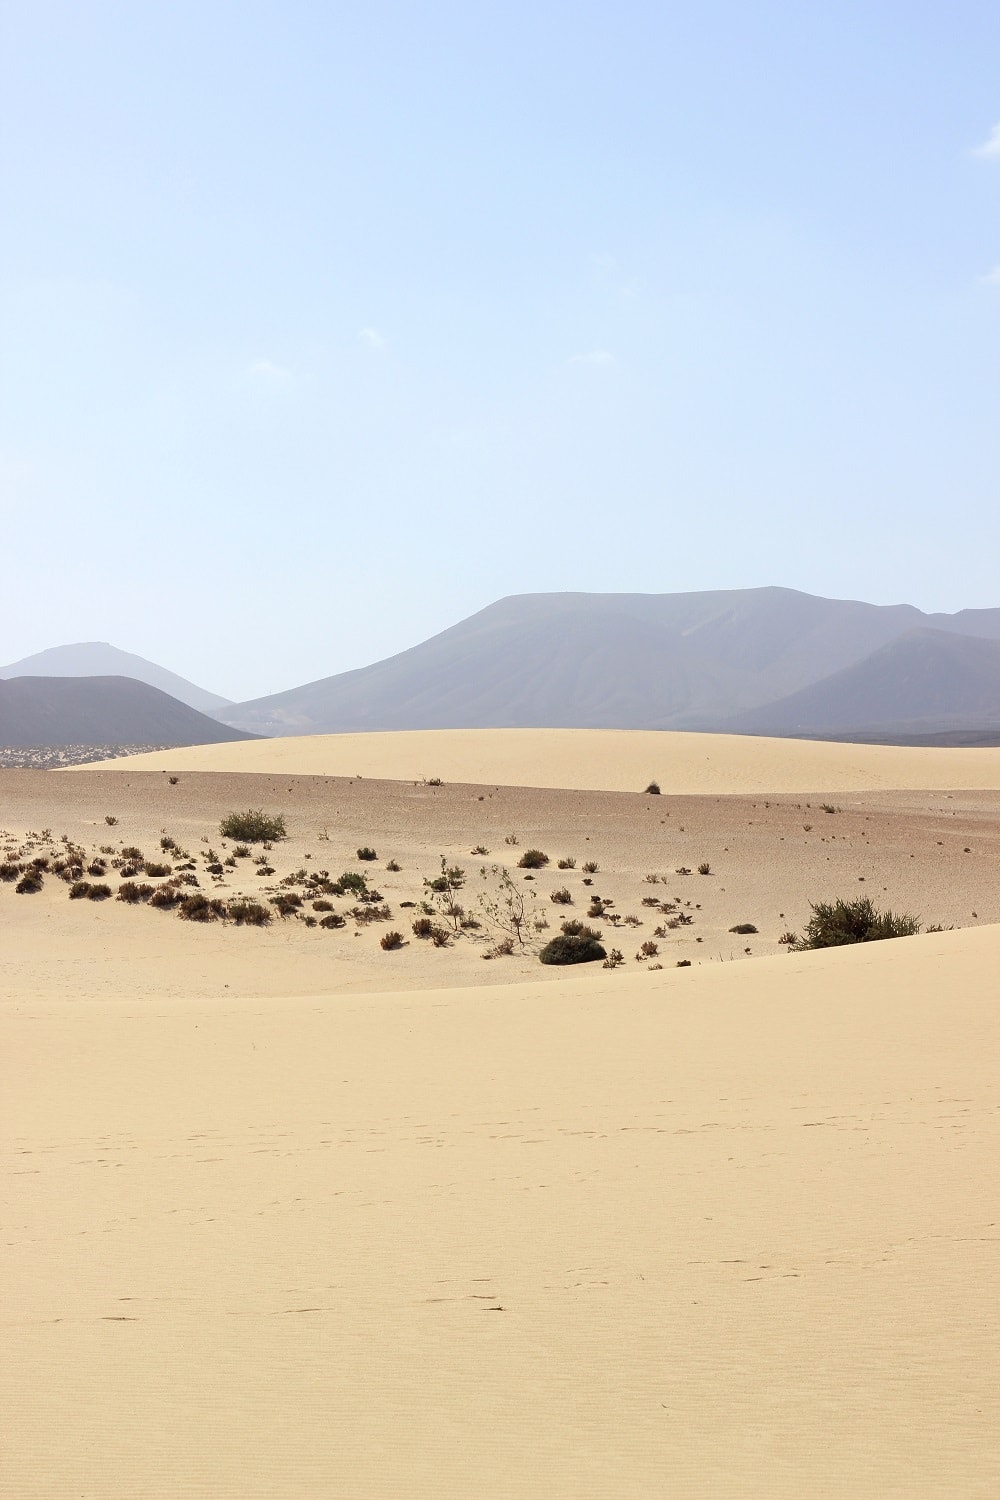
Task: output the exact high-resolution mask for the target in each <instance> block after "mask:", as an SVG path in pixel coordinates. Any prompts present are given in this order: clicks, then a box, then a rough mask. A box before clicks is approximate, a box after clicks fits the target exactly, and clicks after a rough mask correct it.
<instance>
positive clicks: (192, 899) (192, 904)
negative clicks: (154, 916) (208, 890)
mask: <svg viewBox="0 0 1000 1500" xmlns="http://www.w3.org/2000/svg"><path fill="white" fill-rule="evenodd" d="M177 915H178V916H179V917H183V919H184V921H185V922H217V921H218V920H219V918H220V917H224V916H225V915H226V907H225V903H224V902H222V901H210V900H209V898H208V897H207V896H203V895H202V893H201V892H200V891H196V892H195V893H194V894H193V895H191V896H185V897H184V899H183V900H182V901H181V903H180V905H179V906H178V908H177Z"/></svg>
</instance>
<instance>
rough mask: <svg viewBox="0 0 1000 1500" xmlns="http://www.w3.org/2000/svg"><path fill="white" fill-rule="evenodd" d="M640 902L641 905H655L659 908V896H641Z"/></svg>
mask: <svg viewBox="0 0 1000 1500" xmlns="http://www.w3.org/2000/svg"><path fill="white" fill-rule="evenodd" d="M642 904H643V906H655V907H656V908H657V910H659V906H660V898H659V896H643V898H642Z"/></svg>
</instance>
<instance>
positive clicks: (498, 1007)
mask: <svg viewBox="0 0 1000 1500" xmlns="http://www.w3.org/2000/svg"><path fill="white" fill-rule="evenodd" d="M998 966H1000V930H998V929H996V928H989V929H982V930H980V931H975V932H956V933H945V934H941V935H938V936H930V937H921V938H915V939H910V940H906V941H901V942H896V943H885V944H878V945H872V946H870V947H867V948H865V949H850V950H841V951H839V952H834V953H825V954H810V955H803V956H801V957H791V958H784V957H783V958H775V959H762V960H760V961H758V962H755V963H752V964H740V965H726V966H715V967H714V968H708V967H706V968H703V969H691V970H668V971H664V972H663V973H659V974H647V973H644V972H643V973H635V974H632V975H628V974H621V973H618V974H606V975H604V977H603V978H602V977H600V976H599V975H598V976H591V977H589V978H588V980H587V981H586V982H584V981H583V980H581V979H580V978H579V977H578V976H570V977H569V978H567V979H564V980H563V981H561V982H560V983H558V984H553V985H548V986H545V987H539V986H538V985H536V984H532V983H522V984H518V985H515V986H511V987H510V988H507V989H503V990H496V989H493V990H482V989H472V990H452V991H449V992H447V993H446V992H434V991H431V992H427V993H423V994H409V995H405V996H392V995H384V996H379V997H373V996H365V997H357V998H354V999H350V998H343V999H339V1000H336V999H330V1000H327V1001H325V1002H324V1001H320V1000H317V999H308V1000H299V1001H296V1000H291V999H287V998H281V999H276V1000H263V999H256V1000H253V1001H247V1000H243V999H242V998H241V997H239V996H238V995H233V996H232V997H231V998H227V999H226V1000H224V1001H216V1002H206V1001H198V1002H192V1001H184V1000H183V999H177V1000H173V1001H171V1002H169V1003H165V1002H160V1003H149V1002H146V1003H144V1002H143V1001H142V999H141V997H138V996H131V995H121V996H120V997H118V998H111V999H109V1000H106V1001H101V1002H94V1001H76V1002H74V1001H72V1000H68V1001H58V1000H30V999H25V1000H22V1001H21V1002H20V1003H18V1002H17V1001H16V1000H15V1001H13V1002H11V1003H8V1004H7V1005H6V1006H4V1007H3V1008H2V1009H0V1031H2V1045H3V1050H4V1056H5V1058H6V1059H7V1080H8V1081H7V1087H6V1089H5V1103H4V1110H5V1121H4V1127H5V1128H4V1139H5V1141H6V1142H7V1143H8V1145H9V1151H8V1153H7V1157H6V1162H5V1185H6V1193H7V1196H8V1200H9V1203H10V1208H9V1211H8V1223H9V1224H10V1225H11V1226H12V1231H8V1233H7V1234H6V1235H5V1252H4V1253H5V1258H6V1267H5V1271H4V1285H5V1287H6V1288H7V1298H6V1306H5V1312H4V1321H5V1328H4V1355H3V1359H2V1372H3V1384H2V1389H0V1405H2V1409H3V1412H4V1418H3V1423H4V1427H5V1442H4V1447H5V1459H4V1468H3V1471H2V1472H3V1478H2V1480H0V1491H2V1493H3V1495H4V1496H9V1497H15V1496H16V1497H18V1500H63V1497H66V1500H68V1497H70V1496H72V1497H77V1496H86V1497H88V1500H121V1497H124V1496H128V1497H133V1496H135V1497H143V1500H147V1497H148V1500H156V1497H161V1496H162V1497H171V1500H173V1497H182V1496H192V1497H193V1496H197V1497H204V1496H207V1495H213V1496H222V1497H240V1500H257V1497H264V1496H268V1497H275V1500H277V1497H297V1496H302V1497H320V1496H322V1497H324V1500H326V1497H341V1496H342V1497H345V1500H346V1497H351V1500H363V1497H366V1496H371V1497H377V1500H384V1497H386V1496H409V1495H427V1496H432V1495H433V1496H435V1497H437V1496H445V1497H447V1496H455V1497H462V1500H465V1497H468V1496H471V1495H475V1496H484V1497H497V1500H499V1497H505V1500H513V1497H522V1496H523V1497H532V1500H534V1497H538V1496H542V1495H545V1496H552V1497H566V1500H569V1497H573V1500H576V1497H612V1496H614V1497H640V1496H641V1497H649V1500H652V1497H659V1496H662V1495H667V1494H676V1495H682V1496H685V1497H687V1496H691V1497H698V1496H719V1497H723V1496H724V1497H732V1496H737V1495H738V1496H740V1497H745V1500H753V1497H761V1500H765V1497H766V1500H772V1497H783V1496H789V1497H791V1496H795V1497H796V1500H798V1497H801V1496H803V1495H807V1496H810V1497H831V1500H832V1497H845V1500H847V1497H850V1500H855V1497H857V1496H879V1497H888V1496H897V1497H907V1500H913V1497H925V1496H926V1497H931V1496H933V1497H938V1500H940V1497H946V1496H948V1497H955V1500H971V1497H977V1496H983V1497H985V1496H993V1495H995V1494H996V1493H997V1492H998V1488H1000V1459H998V1447H997V1442H996V1433H997V1426H996V1423H997V1417H998V1411H997V1386H996V1379H995V1375H996V1369H997V1355H998V1353H1000V1350H998V1348H997V1324H996V1317H995V1312H996V1305H997V1295H998V1291H1000V1288H998V1284H997V1283H998V1275H997V1250H998V1244H1000V1228H998V1224H997V1213H996V1203H995V1194H994V1193H993V1192H992V1189H991V1183H992V1182H993V1181H994V1180H995V1166H996V1155H997V1148H998V1145H1000V1141H998V1112H997V1103H996V1086H995V1072H996V1068H995V1060H996V1057H997V1055H998V1045H1000V1035H998V1031H1000V1010H998V1007H997V1003H996V1001H997V980H996V976H997V973H998ZM11 1242H13V1243H11Z"/></svg>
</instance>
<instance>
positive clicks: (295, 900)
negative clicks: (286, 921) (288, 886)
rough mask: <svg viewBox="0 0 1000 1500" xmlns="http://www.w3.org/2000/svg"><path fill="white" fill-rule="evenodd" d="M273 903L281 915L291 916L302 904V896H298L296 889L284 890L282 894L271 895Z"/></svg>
mask: <svg viewBox="0 0 1000 1500" xmlns="http://www.w3.org/2000/svg"><path fill="white" fill-rule="evenodd" d="M271 905H272V906H273V907H274V909H275V911H276V912H277V913H278V916H279V917H290V916H293V915H294V913H295V912H297V911H298V909H299V907H300V906H301V905H302V897H301V896H297V895H296V894H295V892H294V891H282V893H281V894H280V896H272V897H271Z"/></svg>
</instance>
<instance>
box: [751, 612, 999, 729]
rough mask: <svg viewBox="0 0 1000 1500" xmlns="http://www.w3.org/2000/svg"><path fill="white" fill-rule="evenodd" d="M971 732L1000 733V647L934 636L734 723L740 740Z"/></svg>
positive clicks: (907, 639)
mask: <svg viewBox="0 0 1000 1500" xmlns="http://www.w3.org/2000/svg"><path fill="white" fill-rule="evenodd" d="M970 725H976V726H978V727H979V728H980V729H981V730H983V731H985V730H987V729H991V728H992V729H1000V641H998V640H984V639H982V638H980V637H976V636H963V635H953V634H948V633H947V632H945V631H943V630H929V629H926V628H923V629H917V630H909V631H907V633H906V634H905V635H902V636H900V637H899V639H898V640H895V641H891V642H890V643H889V644H888V645H887V646H882V647H880V649H879V650H878V651H874V652H873V653H872V654H871V656H868V657H866V658H865V660H864V661H861V662H858V663H856V664H855V665H854V666H851V667H845V668H844V669H843V670H842V671H840V672H835V673H833V674H832V676H830V677H825V678H823V679H822V681H820V682H816V683H813V684H812V685H811V686H810V687H807V688H802V689H800V691H799V692H797V693H792V694H791V695H790V696H789V697H787V698H782V699H780V700H779V701H778V702H777V703H769V704H767V705H766V706H765V707H763V708H756V709H754V710H753V711H752V712H749V713H743V714H737V715H735V716H734V717H733V718H732V719H731V720H730V722H729V728H730V729H731V730H732V731H733V732H734V733H746V732H747V731H750V732H753V733H757V734H778V735H784V734H796V735H805V734H823V733H826V732H829V731H836V732H840V733H842V732H844V731H845V730H847V731H849V730H852V729H854V730H858V731H866V732H867V733H868V734H869V735H870V734H871V733H872V732H875V731H878V730H884V729H885V728H886V727H889V726H891V727H892V729H893V731H894V737H896V738H898V736H899V735H900V734H920V735H923V736H926V735H928V734H931V733H938V732H941V731H955V730H957V729H959V728H961V727H962V726H970Z"/></svg>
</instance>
